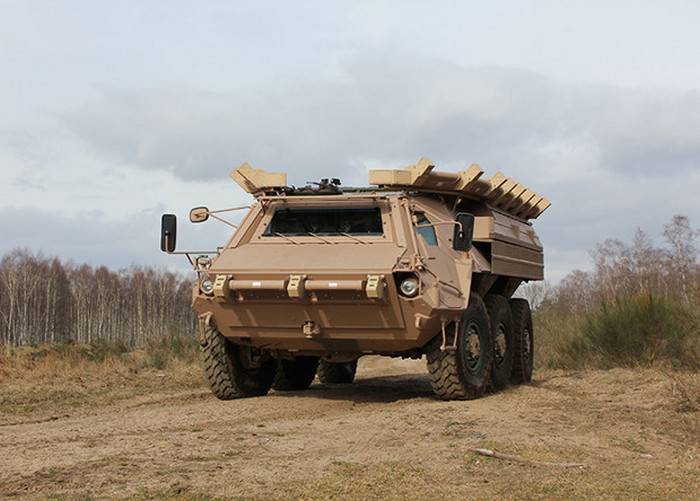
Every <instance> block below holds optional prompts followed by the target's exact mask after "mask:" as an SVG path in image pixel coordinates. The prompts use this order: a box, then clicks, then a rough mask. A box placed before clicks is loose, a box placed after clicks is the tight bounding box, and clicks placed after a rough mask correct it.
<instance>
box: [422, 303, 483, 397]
mask: <svg viewBox="0 0 700 501" xmlns="http://www.w3.org/2000/svg"><path fill="white" fill-rule="evenodd" d="M474 301H475V302H477V303H480V305H479V306H478V308H482V309H483V311H484V312H485V311H486V310H485V306H484V304H483V300H482V299H481V297H480V296H479V295H477V294H472V295H471V297H470V299H469V302H470V304H472V302H474ZM441 342H442V338H441V336H440V335H438V336H436V337H435V339H433V341H431V343H430V345H429V347H428V349H427V350H426V359H427V366H428V373H429V374H430V385H431V386H432V388H433V392H434V393H435V395H437V396H438V397H439V398H441V399H443V400H472V399H475V398H479V397H481V396H482V395H483V394H484V393H485V392H486V388H487V386H488V384H489V382H490V379H491V378H490V367H491V360H490V359H489V360H487V369H486V370H487V372H488V374H487V377H486V378H484V382H483V384H482V385H481V386H480V387H475V386H468V385H465V384H463V382H462V377H461V376H460V368H459V367H458V359H457V353H456V352H450V351H441V350H440V344H441ZM484 356H487V357H491V356H493V354H492V350H487V351H486V353H485V354H484Z"/></svg>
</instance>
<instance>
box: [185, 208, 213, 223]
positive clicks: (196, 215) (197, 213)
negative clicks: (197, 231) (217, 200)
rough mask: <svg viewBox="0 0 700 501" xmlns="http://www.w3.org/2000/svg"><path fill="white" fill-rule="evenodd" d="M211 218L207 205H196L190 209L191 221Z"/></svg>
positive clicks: (202, 220) (201, 221) (197, 221)
mask: <svg viewBox="0 0 700 501" xmlns="http://www.w3.org/2000/svg"><path fill="white" fill-rule="evenodd" d="M207 219H209V209H207V208H206V207H195V208H194V209H192V210H191V211H190V222H191V223H203V222H204V221H206V220H207Z"/></svg>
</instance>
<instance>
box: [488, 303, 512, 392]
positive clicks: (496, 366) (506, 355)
mask: <svg viewBox="0 0 700 501" xmlns="http://www.w3.org/2000/svg"><path fill="white" fill-rule="evenodd" d="M484 304H485V305H486V311H488V313H489V321H490V323H491V336H492V337H493V367H492V368H491V384H492V386H493V389H495V390H502V389H503V388H505V387H506V386H508V383H510V377H511V374H512V372H513V354H514V351H515V345H514V341H513V338H514V335H513V315H512V313H511V311H510V304H509V303H508V300H507V299H506V298H505V297H503V296H500V295H498V294H488V295H487V296H486V297H485V298H484Z"/></svg>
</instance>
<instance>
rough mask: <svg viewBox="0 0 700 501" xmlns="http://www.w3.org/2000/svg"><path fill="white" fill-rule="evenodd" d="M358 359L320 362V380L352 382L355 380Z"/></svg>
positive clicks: (331, 382) (329, 382) (326, 382)
mask: <svg viewBox="0 0 700 501" xmlns="http://www.w3.org/2000/svg"><path fill="white" fill-rule="evenodd" d="M356 372H357V360H353V361H352V362H339V363H338V362H328V361H326V360H321V362H320V363H319V364H318V380H319V381H321V382H322V383H323V384H350V383H352V382H353V381H354V380H355V373H356Z"/></svg>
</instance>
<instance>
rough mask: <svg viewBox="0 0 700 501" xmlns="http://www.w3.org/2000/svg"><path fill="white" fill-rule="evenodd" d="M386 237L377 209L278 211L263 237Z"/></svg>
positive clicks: (380, 215) (379, 212)
mask: <svg viewBox="0 0 700 501" xmlns="http://www.w3.org/2000/svg"><path fill="white" fill-rule="evenodd" d="M309 234H314V235H320V236H334V235H353V236H382V235H383V234H384V230H383V228H382V214H381V211H380V210H379V208H377V207H368V208H348V209H277V210H276V211H275V215H274V216H272V221H270V224H269V225H268V227H267V228H266V229H265V232H264V233H263V236H266V237H271V236H275V235H284V236H289V237H293V236H304V235H309Z"/></svg>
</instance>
